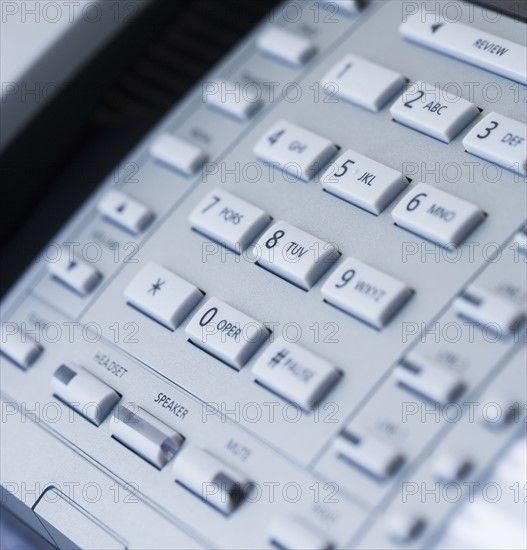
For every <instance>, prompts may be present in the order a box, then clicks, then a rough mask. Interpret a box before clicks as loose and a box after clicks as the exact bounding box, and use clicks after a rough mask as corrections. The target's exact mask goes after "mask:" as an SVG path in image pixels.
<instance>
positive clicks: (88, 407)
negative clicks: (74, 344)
mask: <svg viewBox="0 0 527 550" xmlns="http://www.w3.org/2000/svg"><path fill="white" fill-rule="evenodd" d="M51 390H52V391H53V395H55V396H56V397H58V398H59V399H60V400H61V401H62V402H63V403H65V404H66V405H68V407H71V408H72V409H73V410H75V411H77V412H78V413H79V414H80V415H82V416H83V417H84V418H86V419H87V420H89V421H90V422H92V423H93V424H95V425H96V426H100V424H101V423H102V422H103V420H104V419H105V418H106V417H107V416H108V413H109V412H110V411H111V410H112V409H113V408H114V406H115V405H116V403H117V402H118V401H119V399H120V398H121V396H120V395H119V394H118V393H117V392H116V391H114V390H113V389H112V388H110V386H107V385H106V384H105V383H104V382H101V381H100V380H99V379H98V378H96V377H95V376H93V375H92V374H90V373H89V372H88V371H86V370H84V369H83V368H81V367H78V366H77V365H74V364H73V363H68V364H67V365H61V366H60V367H59V368H58V369H57V370H56V371H55V374H54V375H53V377H52V378H51Z"/></svg>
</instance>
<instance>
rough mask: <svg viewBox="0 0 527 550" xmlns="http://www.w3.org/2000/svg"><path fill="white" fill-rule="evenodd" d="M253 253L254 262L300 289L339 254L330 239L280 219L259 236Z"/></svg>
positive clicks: (308, 285) (314, 278)
mask: <svg viewBox="0 0 527 550" xmlns="http://www.w3.org/2000/svg"><path fill="white" fill-rule="evenodd" d="M254 255H255V257H256V258H258V261H257V264H258V265H260V266H261V267H263V268H265V269H267V270H269V271H271V272H273V273H274V274H276V275H278V276H280V277H283V278H284V279H286V280H287V281H289V282H290V283H293V284H294V285H297V286H298V287H300V288H302V289H304V290H309V289H310V288H311V287H312V286H313V285H314V284H315V283H316V282H317V281H318V280H319V279H320V277H322V275H323V274H324V273H325V272H326V271H327V270H328V269H329V268H330V267H331V265H332V264H333V263H334V262H336V261H337V259H338V258H339V256H340V254H339V251H338V248H337V246H336V245H335V244H334V243H327V242H325V241H322V240H321V239H317V238H316V237H313V235H310V234H309V233H306V232H305V231H302V230H301V229H298V228H297V227H294V226H293V225H290V224H288V223H286V222H282V221H280V222H277V223H275V224H274V225H272V226H271V227H270V228H269V229H268V230H267V231H266V232H265V233H264V234H263V235H262V236H261V237H260V240H259V241H258V243H257V244H256V246H255V248H254Z"/></svg>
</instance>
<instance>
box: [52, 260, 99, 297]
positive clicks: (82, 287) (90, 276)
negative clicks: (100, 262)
mask: <svg viewBox="0 0 527 550" xmlns="http://www.w3.org/2000/svg"><path fill="white" fill-rule="evenodd" d="M48 269H49V271H50V273H51V274H52V275H53V276H54V277H56V278H57V279H58V280H59V281H60V282H61V283H63V284H65V285H66V286H67V287H69V288H71V289H72V290H74V291H75V292H77V293H78V294H80V295H81V296H86V295H87V294H89V293H90V292H92V290H93V289H94V288H95V287H96V286H97V284H98V283H99V282H100V280H101V278H102V276H101V274H100V273H99V271H98V270H97V269H96V268H95V267H94V265H93V264H91V263H90V264H89V263H88V262H85V261H83V260H80V259H79V258H77V257H74V258H71V259H70V258H69V254H68V253H67V252H66V251H65V250H62V253H61V255H60V258H59V259H58V260H57V261H56V262H48Z"/></svg>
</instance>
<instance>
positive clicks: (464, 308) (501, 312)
mask: <svg viewBox="0 0 527 550" xmlns="http://www.w3.org/2000/svg"><path fill="white" fill-rule="evenodd" d="M454 308H455V309H456V311H457V313H458V315H460V316H461V317H465V318H466V319H470V320H472V321H475V322H476V323H479V324H481V325H484V326H487V327H488V328H489V329H494V330H495V331H496V332H498V333H500V334H503V333H505V334H507V333H509V332H513V331H514V330H515V329H516V328H517V327H518V326H519V325H521V324H522V323H523V322H524V321H525V306H521V305H520V304H517V303H515V302H513V301H512V300H509V299H507V298H504V297H503V296H501V295H499V294H495V293H494V292H491V291H490V290H486V289H483V288H481V287H479V286H477V285H471V286H470V287H469V288H467V289H466V290H464V291H463V292H462V293H461V294H460V295H459V296H458V297H457V298H456V301H455V302H454Z"/></svg>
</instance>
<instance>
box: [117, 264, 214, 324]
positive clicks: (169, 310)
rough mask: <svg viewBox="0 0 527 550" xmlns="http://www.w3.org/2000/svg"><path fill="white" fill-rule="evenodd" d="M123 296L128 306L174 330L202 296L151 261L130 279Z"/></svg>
mask: <svg viewBox="0 0 527 550" xmlns="http://www.w3.org/2000/svg"><path fill="white" fill-rule="evenodd" d="M124 295H125V297H126V299H127V301H128V303H129V304H130V305H132V306H133V307H135V308H136V309H138V310H139V311H141V313H144V314H145V315H148V316H149V317H152V319H155V320H156V321H157V322H159V323H161V324H162V325H164V326H165V327H167V328H169V329H172V330H174V329H175V328H176V327H177V326H178V325H179V324H180V323H181V321H183V319H184V318H185V317H186V316H187V315H188V314H189V313H190V312H191V311H192V309H194V307H195V306H196V305H197V304H198V302H199V301H200V300H201V299H202V298H203V293H202V292H201V291H200V290H199V289H198V288H197V287H195V286H194V285H192V284H190V283H188V282H187V281H185V280H184V279H182V278H181V277H179V276H178V275H175V274H174V273H172V271H169V270H168V269H165V268H164V267H161V266H160V265H158V264H156V263H154V262H148V264H147V265H146V266H145V267H144V268H143V269H142V270H141V271H140V272H139V273H137V275H136V276H135V277H134V278H133V279H132V281H131V282H130V284H129V285H128V286H127V287H126V290H125V292H124Z"/></svg>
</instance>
